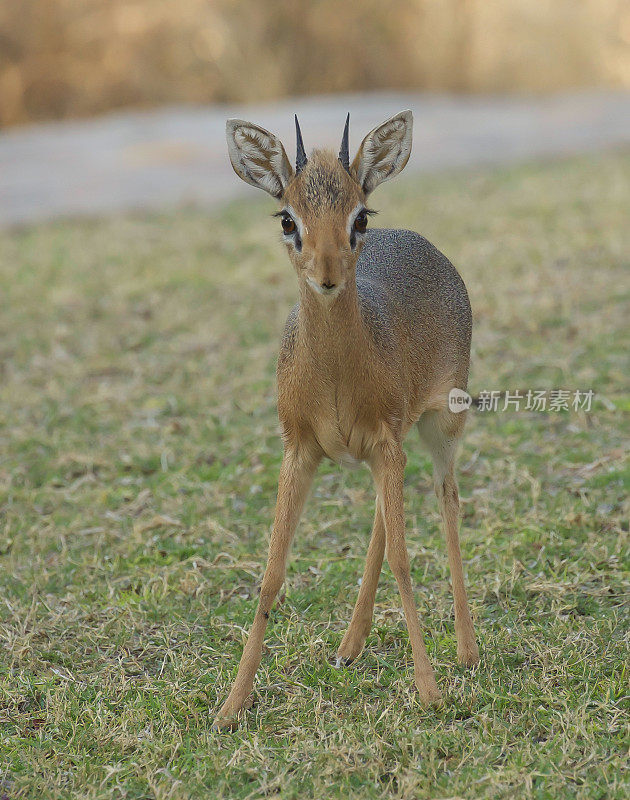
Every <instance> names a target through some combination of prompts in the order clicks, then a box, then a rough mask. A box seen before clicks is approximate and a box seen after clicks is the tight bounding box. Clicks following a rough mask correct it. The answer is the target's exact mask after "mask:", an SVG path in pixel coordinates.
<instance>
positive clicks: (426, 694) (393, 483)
mask: <svg viewBox="0 0 630 800" xmlns="http://www.w3.org/2000/svg"><path fill="white" fill-rule="evenodd" d="M405 460H406V459H405V455H404V453H403V451H402V447H401V446H400V444H399V443H398V442H386V443H384V444H383V445H382V446H381V447H380V448H378V452H375V453H374V455H373V457H372V460H371V463H370V466H371V468H372V474H373V475H374V482H375V483H376V487H377V491H378V496H379V499H380V501H381V510H382V513H383V522H384V523H385V539H386V545H387V560H388V561H389V565H390V567H391V568H392V572H393V573H394V577H395V578H396V583H397V584H398V591H399V592H400V598H401V600H402V604H403V609H404V611H405V619H406V621H407V630H408V631H409V641H410V642H411V650H412V652H413V669H414V677H415V683H416V686H417V687H418V692H419V694H420V699H421V700H422V702H423V703H427V704H435V703H439V702H440V701H441V699H442V696H441V694H440V690H439V689H438V687H437V683H436V682H435V674H434V672H433V667H432V666H431V662H430V661H429V657H428V655H427V651H426V648H425V646H424V640H423V637H422V629H421V628H420V623H419V621H418V611H417V609H416V601H415V599H414V596H413V587H412V584H411V571H410V567H409V554H408V552H407V543H406V541H405V513H404V507H403V483H404V472H405Z"/></svg>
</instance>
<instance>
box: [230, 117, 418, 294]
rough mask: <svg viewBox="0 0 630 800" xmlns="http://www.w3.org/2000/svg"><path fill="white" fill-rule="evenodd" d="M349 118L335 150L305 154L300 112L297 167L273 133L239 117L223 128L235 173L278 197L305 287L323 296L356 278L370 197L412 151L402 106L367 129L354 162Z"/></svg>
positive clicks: (293, 257)
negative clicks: (350, 150) (372, 128)
mask: <svg viewBox="0 0 630 800" xmlns="http://www.w3.org/2000/svg"><path fill="white" fill-rule="evenodd" d="M349 118H350V115H349V114H348V117H347V118H346V124H345V128H344V132H343V136H342V140H341V147H340V150H339V154H338V155H335V154H334V153H333V152H331V151H327V150H314V151H313V152H312V153H310V155H309V156H308V157H307V155H306V151H305V149H304V144H303V141H302V133H301V131H300V125H299V122H298V119H297V116H296V118H295V128H296V139H297V153H296V159H295V168H293V166H292V165H291V162H290V161H289V159H288V158H287V154H286V152H285V149H284V147H283V145H282V142H281V141H280V139H278V137H277V136H275V135H274V134H273V133H269V131H266V130H265V129H264V128H260V127H259V126H258V125H254V124H253V123H251V122H245V121H244V120H240V119H230V120H228V121H227V126H226V134H227V143H228V150H229V155H230V161H231V162H232V166H233V167H234V171H235V172H236V174H237V175H238V176H239V177H240V178H242V179H243V180H244V181H245V182H246V183H250V184H251V185H252V186H256V187H258V188H259V189H263V190H264V191H266V192H267V193H268V194H270V195H272V197H275V198H276V199H277V200H278V201H279V202H280V203H281V210H280V211H278V213H277V214H276V216H278V217H279V218H280V223H281V226H282V238H283V241H284V243H285V244H286V246H287V249H288V252H289V257H290V259H291V261H292V263H293V266H294V267H295V270H296V272H297V275H298V279H299V281H300V284H301V289H302V290H304V291H312V292H314V293H315V294H316V295H317V296H318V297H319V298H321V299H322V300H324V299H326V298H328V299H333V298H334V297H336V296H337V295H338V294H339V293H340V292H342V291H343V289H344V287H345V286H347V285H349V284H351V283H352V282H353V281H354V275H355V266H356V262H357V258H358V257H359V253H360V252H361V248H362V246H363V242H364V240H365V235H366V229H367V224H368V216H369V215H370V214H372V213H374V212H373V211H372V210H371V209H370V208H368V206H367V198H368V196H369V194H370V193H371V192H372V191H373V190H374V189H375V188H376V187H377V186H378V185H379V184H380V183H383V182H384V181H386V180H389V179H390V178H393V177H394V176H395V175H397V174H398V173H399V172H400V171H401V170H402V169H403V167H404V166H405V164H406V163H407V161H408V160H409V155H410V153H411V135H412V122H413V120H412V114H411V111H401V112H400V113H399V114H396V115H395V116H393V117H391V118H390V119H388V120H386V121H385V122H383V123H382V124H381V125H379V126H378V127H376V128H374V130H372V131H370V133H368V135H367V136H366V137H365V139H364V140H363V142H362V143H361V146H360V147H359V151H358V152H357V154H356V156H355V158H354V160H353V162H352V164H350V157H349V143H348V127H349Z"/></svg>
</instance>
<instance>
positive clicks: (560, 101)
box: [0, 0, 630, 226]
mask: <svg viewBox="0 0 630 800" xmlns="http://www.w3.org/2000/svg"><path fill="white" fill-rule="evenodd" d="M629 90H630V0H501V2H498V1H497V0H398V2H395V3H393V2H382V1H380V0H379V1H378V2H377V0H364V2H362V3H360V4H358V3H340V2H338V1H337V0H318V1H317V2H308V0H266V1H265V2H258V1H257V0H239V1H238V2H237V1H236V0H179V2H168V1H167V0H4V1H3V2H2V3H0V225H5V226H6V225H14V224H23V223H30V222H36V221H43V220H47V219H53V218H59V217H63V216H77V215H79V216H90V215H94V214H102V213H111V212H118V211H127V210H136V211H144V210H159V209H163V208H169V207H171V208H173V207H180V206H182V205H193V204H199V205H204V206H209V205H212V204H214V205H218V204H220V203H224V202H225V201H226V200H228V199H231V198H234V197H238V196H241V195H243V194H245V193H246V192H247V191H248V189H247V187H246V186H245V184H242V183H240V182H239V181H238V180H236V179H235V177H234V175H233V173H232V170H231V168H230V165H229V162H228V159H227V158H226V152H225V135H224V128H225V119H226V117H230V116H232V117H245V118H249V119H252V120H255V121H256V122H257V123H258V124H260V125H262V126H263V127H266V128H268V129H269V130H272V131H273V132H274V133H277V134H278V135H279V136H280V137H281V138H282V140H283V141H284V142H285V145H286V148H287V151H288V152H291V151H292V150H293V148H294V130H293V114H294V112H297V113H298V115H299V117H300V120H301V122H302V129H303V131H304V135H305V142H306V147H307V150H308V149H309V148H311V147H313V146H314V145H319V146H329V147H337V146H338V142H339V136H340V130H341V126H342V122H343V118H344V117H345V114H346V112H347V111H350V112H351V124H350V146H351V149H356V148H357V147H358V144H359V142H360V137H362V136H364V135H365V133H367V131H368V130H370V129H371V128H372V127H373V126H374V125H375V124H377V123H378V122H380V121H381V120H383V119H385V118H386V117H388V116H390V115H392V114H394V113H396V112H397V111H399V110H400V109H401V108H410V109H412V111H413V112H414V115H415V118H416V125H415V128H414V148H413V152H412V157H411V161H410V162H409V166H408V168H407V170H406V171H405V176H408V175H411V174H412V173H413V172H417V171H419V170H422V171H425V172H426V171H435V170H439V169H444V168H453V167H461V166H475V165H478V164H487V163H493V164H507V163H513V162H515V161H518V160H527V159H532V158H539V157H550V156H558V155H561V156H566V155H572V154H577V153H583V152H592V151H597V150H602V149H603V148H606V147H611V146H618V145H620V144H624V143H626V142H628V141H629V140H630V91H629ZM42 123H43V124H42ZM51 123H52V124H51Z"/></svg>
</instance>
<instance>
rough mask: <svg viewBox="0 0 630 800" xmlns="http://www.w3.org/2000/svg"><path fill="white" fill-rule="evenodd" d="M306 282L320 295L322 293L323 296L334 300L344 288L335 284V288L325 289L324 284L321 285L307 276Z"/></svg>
mask: <svg viewBox="0 0 630 800" xmlns="http://www.w3.org/2000/svg"><path fill="white" fill-rule="evenodd" d="M306 282H307V283H308V285H309V286H310V287H311V289H312V290H313V291H314V292H317V294H318V295H320V296H321V297H325V298H326V299H327V300H332V299H334V298H335V297H337V295H338V294H339V292H340V291H341V289H342V287H341V286H335V288H334V289H325V288H324V287H323V286H320V285H319V283H317V282H316V281H314V280H313V279H312V278H307V279H306Z"/></svg>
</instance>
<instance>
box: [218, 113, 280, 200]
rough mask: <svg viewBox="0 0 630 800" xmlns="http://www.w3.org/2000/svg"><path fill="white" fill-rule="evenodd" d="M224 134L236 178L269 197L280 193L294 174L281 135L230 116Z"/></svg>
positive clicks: (277, 195)
mask: <svg viewBox="0 0 630 800" xmlns="http://www.w3.org/2000/svg"><path fill="white" fill-rule="evenodd" d="M225 135H226V138H227V145H228V153H229V154H230V161H231V162H232V166H233V167H234V172H236V174H237V175H238V176H239V178H242V179H243V180H244V181H245V183H251V185H252V186H256V187H257V188H258V189H263V191H265V192H268V193H269V194H270V195H271V196H272V197H277V198H280V197H282V195H283V194H284V190H285V189H286V186H287V184H288V183H289V181H290V180H291V178H292V177H293V167H292V166H291V164H290V163H289V159H288V158H287V154H286V153H285V152H284V147H283V146H282V142H281V141H280V139H278V137H277V136H276V135H275V134H273V133H270V132H269V131H266V130H265V129H264V128H260V127H259V126H258V125H254V124H253V123H252V122H245V120H243V119H229V120H228V121H227V123H226V126H225Z"/></svg>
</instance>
